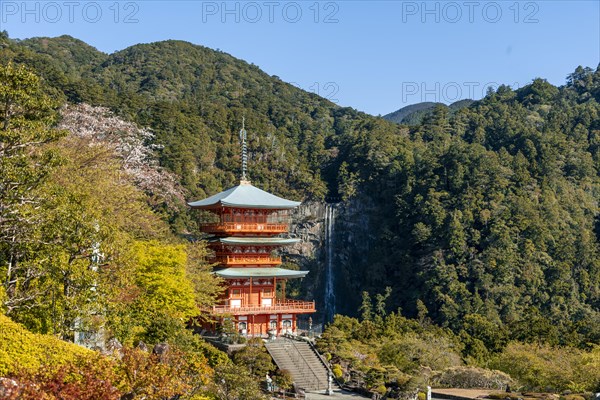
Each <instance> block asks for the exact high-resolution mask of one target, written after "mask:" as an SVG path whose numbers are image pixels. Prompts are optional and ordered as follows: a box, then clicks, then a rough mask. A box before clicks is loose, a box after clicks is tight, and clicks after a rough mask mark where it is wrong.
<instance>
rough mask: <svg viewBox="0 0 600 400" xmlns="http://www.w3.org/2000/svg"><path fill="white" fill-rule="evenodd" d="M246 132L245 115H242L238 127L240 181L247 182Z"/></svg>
mask: <svg viewBox="0 0 600 400" xmlns="http://www.w3.org/2000/svg"><path fill="white" fill-rule="evenodd" d="M247 136H248V133H247V132H246V116H243V117H242V129H240V140H241V141H242V178H241V179H240V183H242V184H249V183H250V181H248V178H247V177H246V172H247V169H248V148H247V147H246V138H247Z"/></svg>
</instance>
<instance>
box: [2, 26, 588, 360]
mask: <svg viewBox="0 0 600 400" xmlns="http://www.w3.org/2000/svg"><path fill="white" fill-rule="evenodd" d="M0 40H1V42H0V47H1V51H0V62H2V63H6V62H8V61H10V60H12V61H14V62H16V63H24V64H26V65H28V66H30V67H31V68H33V70H34V71H35V72H36V73H37V74H39V75H41V76H42V78H43V80H44V83H45V85H46V90H47V92H48V93H49V94H50V95H51V96H53V97H55V98H56V99H59V100H61V101H69V102H75V103H78V102H86V103H89V104H92V105H101V106H106V107H109V108H111V109H112V110H114V111H115V112H117V113H118V114H119V115H120V116H121V117H122V118H125V119H127V120H131V121H134V122H136V123H138V124H139V125H141V126H145V127H148V128H150V129H151V130H152V131H153V132H154V134H155V137H154V139H153V143H154V144H155V145H156V146H155V149H156V153H157V156H158V157H159V159H160V163H161V165H162V166H163V167H164V168H166V169H168V170H170V171H171V172H173V173H174V174H176V175H177V176H178V177H179V180H180V184H181V186H182V187H183V188H184V189H185V190H186V196H187V197H188V198H198V197H202V196H204V195H206V194H212V193H215V192H216V191H218V190H220V189H223V188H225V187H228V186H230V185H232V184H234V183H235V182H236V180H237V176H238V171H239V165H240V159H239V150H238V149H239V145H238V137H237V132H238V130H239V128H240V121H241V117H242V116H245V117H246V128H247V130H248V131H249V132H250V137H249V149H250V158H251V165H252V167H251V179H252V180H253V181H254V182H255V183H256V184H257V185H259V186H261V187H262V188H264V189H266V190H270V191H273V192H275V193H278V194H280V195H284V196H288V197H291V198H294V199H323V198H325V197H326V196H340V197H342V198H343V199H344V200H345V201H355V202H361V201H364V200H365V199H368V201H369V202H371V203H372V204H374V205H375V207H374V210H375V211H373V215H371V216H370V217H371V220H372V221H373V222H372V226H370V227H369V229H371V230H372V235H373V237H374V238H375V240H373V242H374V245H373V246H372V248H371V250H370V252H369V254H368V255H366V258H367V259H368V262H367V263H366V264H362V263H359V262H355V263H354V264H353V263H352V262H350V263H349V264H348V265H347V274H348V275H349V276H350V277H352V279H351V282H354V285H355V286H354V287H353V289H354V290H358V291H363V290H364V291H368V292H370V293H372V294H375V293H378V292H381V291H382V290H383V289H382V288H384V287H385V286H391V287H392V294H391V297H390V299H389V306H388V307H389V309H397V307H402V309H403V310H404V313H405V314H406V315H409V316H416V315H417V313H418V311H419V307H418V305H419V304H422V307H421V309H420V311H421V313H426V314H427V315H428V316H429V317H430V318H431V319H432V321H433V322H435V323H437V324H440V325H442V326H445V327H449V328H450V329H452V330H453V331H454V332H455V333H457V334H461V335H463V336H462V337H464V340H465V343H468V346H467V350H465V351H466V352H467V353H469V352H471V353H472V354H471V355H472V356H474V357H475V356H479V355H480V353H482V352H483V353H485V352H486V351H489V352H494V351H499V349H501V348H502V346H504V344H505V343H506V342H507V341H508V340H510V339H519V340H523V341H543V342H548V343H552V344H572V345H577V346H585V345H586V343H590V342H591V343H599V342H600V311H599V310H600V261H599V257H598V256H599V253H598V252H599V250H600V249H599V240H600V231H599V229H600V228H599V223H598V200H599V198H600V191H599V189H600V186H599V184H600V180H599V177H598V174H599V172H600V154H599V146H600V118H599V115H598V113H599V111H600V105H599V101H600V69H596V70H592V69H589V68H582V67H578V68H577V69H576V70H575V71H574V72H573V73H572V74H571V75H569V77H568V78H567V81H566V84H565V85H564V86H561V87H554V86H552V85H551V84H549V83H548V82H546V81H545V80H543V79H535V80H533V81H532V83H531V84H530V85H527V86H525V87H523V88H521V89H519V90H516V91H515V90H512V89H511V88H509V87H506V86H501V87H499V88H498V89H497V90H496V91H495V92H493V93H489V94H488V95H487V96H486V97H485V98H484V99H482V100H481V101H477V102H474V103H473V104H470V105H469V106H468V107H461V108H460V109H459V110H457V111H456V112H449V110H448V109H447V108H446V107H436V108H435V109H434V110H433V111H432V112H430V113H428V114H427V115H425V116H424V118H423V121H422V123H419V124H418V125H415V126H411V127H408V126H403V125H398V124H395V123H392V122H390V121H386V120H385V119H383V118H376V117H373V116H369V115H366V114H363V113H360V112H357V111H355V110H353V109H350V108H341V107H338V106H336V105H335V104H333V103H331V102H329V101H327V100H325V99H323V98H320V97H318V96H316V95H314V94H310V93H307V92H304V91H302V90H300V89H298V88H296V87H294V86H292V85H290V84H287V83H285V82H283V81H281V80H280V79H279V78H277V77H275V76H269V75H267V74H265V73H264V72H262V71H260V69H259V68H257V67H256V66H253V65H250V64H248V63H246V62H244V61H241V60H238V59H235V58H234V57H232V56H230V55H228V54H225V53H222V52H218V51H214V50H210V49H207V48H204V47H201V46H196V45H192V44H190V43H185V42H179V41H166V42H160V43H152V44H143V45H136V46H132V47H130V48H127V49H125V50H123V51H119V52H116V53H114V54H110V55H106V54H102V53H100V52H98V51H96V50H94V49H93V48H90V47H89V46H87V45H85V44H84V43H82V42H79V41H77V40H75V39H72V38H69V37H61V38H54V39H30V40H24V41H13V40H10V39H8V38H7V37H4V38H3V39H0ZM153 206H154V207H155V209H157V210H159V211H160V212H162V213H164V215H165V218H166V219H168V220H169V222H170V226H171V229H172V230H173V231H174V232H177V233H182V232H187V231H188V230H189V229H192V226H193V224H191V223H190V218H189V217H188V216H187V213H186V211H185V210H184V209H183V208H177V207H172V206H170V205H167V204H154V205H153ZM469 346H471V347H469ZM469 354H470V353H469Z"/></svg>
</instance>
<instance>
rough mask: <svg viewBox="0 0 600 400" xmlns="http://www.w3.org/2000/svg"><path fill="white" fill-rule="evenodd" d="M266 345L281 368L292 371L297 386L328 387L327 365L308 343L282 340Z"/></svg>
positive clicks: (313, 388)
mask: <svg viewBox="0 0 600 400" xmlns="http://www.w3.org/2000/svg"><path fill="white" fill-rule="evenodd" d="M266 347H267V350H268V351H269V354H271V357H272V358H273V360H274V361H275V363H276V364H277V366H278V367H279V369H286V370H288V371H290V374H291V375H292V378H293V379H294V383H295V384H296V386H298V387H300V388H304V389H305V390H323V389H326V388H327V384H328V370H327V367H326V366H325V365H324V363H323V361H322V360H321V358H320V357H319V356H318V354H317V353H316V352H315V351H314V350H313V349H312V348H311V346H310V345H309V344H308V343H306V342H290V341H283V340H281V341H275V342H269V343H267V344H266Z"/></svg>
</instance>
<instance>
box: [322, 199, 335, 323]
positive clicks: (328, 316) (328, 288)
mask: <svg viewBox="0 0 600 400" xmlns="http://www.w3.org/2000/svg"><path fill="white" fill-rule="evenodd" d="M335 212H336V209H335V205H334V204H327V205H326V207H325V296H324V299H325V322H331V321H333V316H334V315H335V287H334V284H335V273H334V270H333V258H334V249H333V245H334V242H333V240H334V232H333V228H334V225H335Z"/></svg>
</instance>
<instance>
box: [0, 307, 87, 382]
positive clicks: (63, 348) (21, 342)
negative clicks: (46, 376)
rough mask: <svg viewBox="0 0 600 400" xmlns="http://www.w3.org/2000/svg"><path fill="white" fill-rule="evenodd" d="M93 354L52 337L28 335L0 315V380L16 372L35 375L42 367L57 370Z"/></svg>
mask: <svg viewBox="0 0 600 400" xmlns="http://www.w3.org/2000/svg"><path fill="white" fill-rule="evenodd" d="M93 354H94V352H92V351H91V350H88V349H86V348H84V347H81V346H77V345H74V344H72V343H67V342H64V341H62V340H60V339H58V338H56V337H54V336H51V335H41V334H36V333H32V332H29V331H28V330H27V329H25V328H24V327H23V326H21V325H20V324H17V323H16V322H13V321H12V320H11V319H10V318H8V317H6V316H4V315H0V376H7V375H9V374H12V373H16V372H20V373H23V372H28V373H32V374H35V373H36V372H37V371H38V370H39V369H40V367H41V366H42V365H43V364H44V365H46V368H58V367H60V366H63V365H66V364H69V363H73V362H75V361H76V360H78V359H81V358H86V357H91V356H93Z"/></svg>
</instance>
